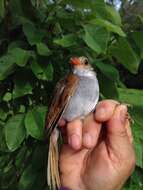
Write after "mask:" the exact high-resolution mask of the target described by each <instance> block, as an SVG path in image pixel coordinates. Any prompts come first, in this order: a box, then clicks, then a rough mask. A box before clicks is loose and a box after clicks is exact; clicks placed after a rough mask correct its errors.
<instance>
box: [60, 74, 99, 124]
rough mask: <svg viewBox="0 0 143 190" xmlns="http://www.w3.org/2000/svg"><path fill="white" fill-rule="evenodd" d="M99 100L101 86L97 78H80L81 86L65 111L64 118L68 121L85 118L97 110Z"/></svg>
mask: <svg viewBox="0 0 143 190" xmlns="http://www.w3.org/2000/svg"><path fill="white" fill-rule="evenodd" d="M98 99H99V85H98V81H97V78H96V76H94V77H92V78H91V77H85V76H80V81H79V85H78V87H77V89H76V91H75V93H74V95H73V96H72V97H71V99H70V101H69V103H68V106H67V108H66V110H65V111H64V114H63V118H64V119H66V120H67V121H72V120H73V119H76V118H83V117H84V116H86V115H87V114H89V113H90V112H91V111H93V110H94V109H95V106H96V104H97V102H98Z"/></svg>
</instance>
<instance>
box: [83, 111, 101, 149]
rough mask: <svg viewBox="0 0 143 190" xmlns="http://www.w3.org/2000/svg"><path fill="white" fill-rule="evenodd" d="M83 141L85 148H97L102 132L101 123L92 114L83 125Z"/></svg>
mask: <svg viewBox="0 0 143 190" xmlns="http://www.w3.org/2000/svg"><path fill="white" fill-rule="evenodd" d="M83 125H84V127H83V139H82V143H83V146H84V147H85V148H93V147H95V146H96V144H97V141H98V137H99V134H100V130H101V123H98V122H96V121H95V120H94V115H93V114H90V115H89V116H88V117H87V118H86V119H85V120H84V123H83Z"/></svg>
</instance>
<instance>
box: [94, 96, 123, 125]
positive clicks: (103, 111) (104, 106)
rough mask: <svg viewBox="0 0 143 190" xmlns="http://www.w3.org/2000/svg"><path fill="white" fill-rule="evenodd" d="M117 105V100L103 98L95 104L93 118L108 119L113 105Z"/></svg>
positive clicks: (112, 111) (98, 119)
mask: <svg viewBox="0 0 143 190" xmlns="http://www.w3.org/2000/svg"><path fill="white" fill-rule="evenodd" d="M117 105H119V102H117V101H115V100H103V101H101V102H99V103H98V104H97V106H96V111H95V120H96V121H99V122H105V121H108V120H109V119H110V118H111V117H112V115H113V113H114V110H115V107H116V106H117Z"/></svg>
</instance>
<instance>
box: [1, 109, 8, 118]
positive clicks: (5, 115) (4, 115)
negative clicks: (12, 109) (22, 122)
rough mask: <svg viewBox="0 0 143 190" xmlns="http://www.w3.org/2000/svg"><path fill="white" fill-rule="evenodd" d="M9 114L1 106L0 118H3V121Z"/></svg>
mask: <svg viewBox="0 0 143 190" xmlns="http://www.w3.org/2000/svg"><path fill="white" fill-rule="evenodd" d="M7 115H8V112H5V111H4V110H2V109H1V108H0V119H1V120H2V121H5V120H6V118H7Z"/></svg>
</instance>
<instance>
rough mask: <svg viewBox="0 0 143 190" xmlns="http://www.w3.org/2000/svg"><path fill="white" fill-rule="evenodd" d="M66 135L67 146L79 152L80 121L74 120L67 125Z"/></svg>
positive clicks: (80, 143)
mask: <svg viewBox="0 0 143 190" xmlns="http://www.w3.org/2000/svg"><path fill="white" fill-rule="evenodd" d="M67 135H68V143H69V145H70V146H71V147H72V148H73V149H75V150H79V149H80V148H81V145H82V121H81V120H74V121H72V122H70V123H68V124H67Z"/></svg>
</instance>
